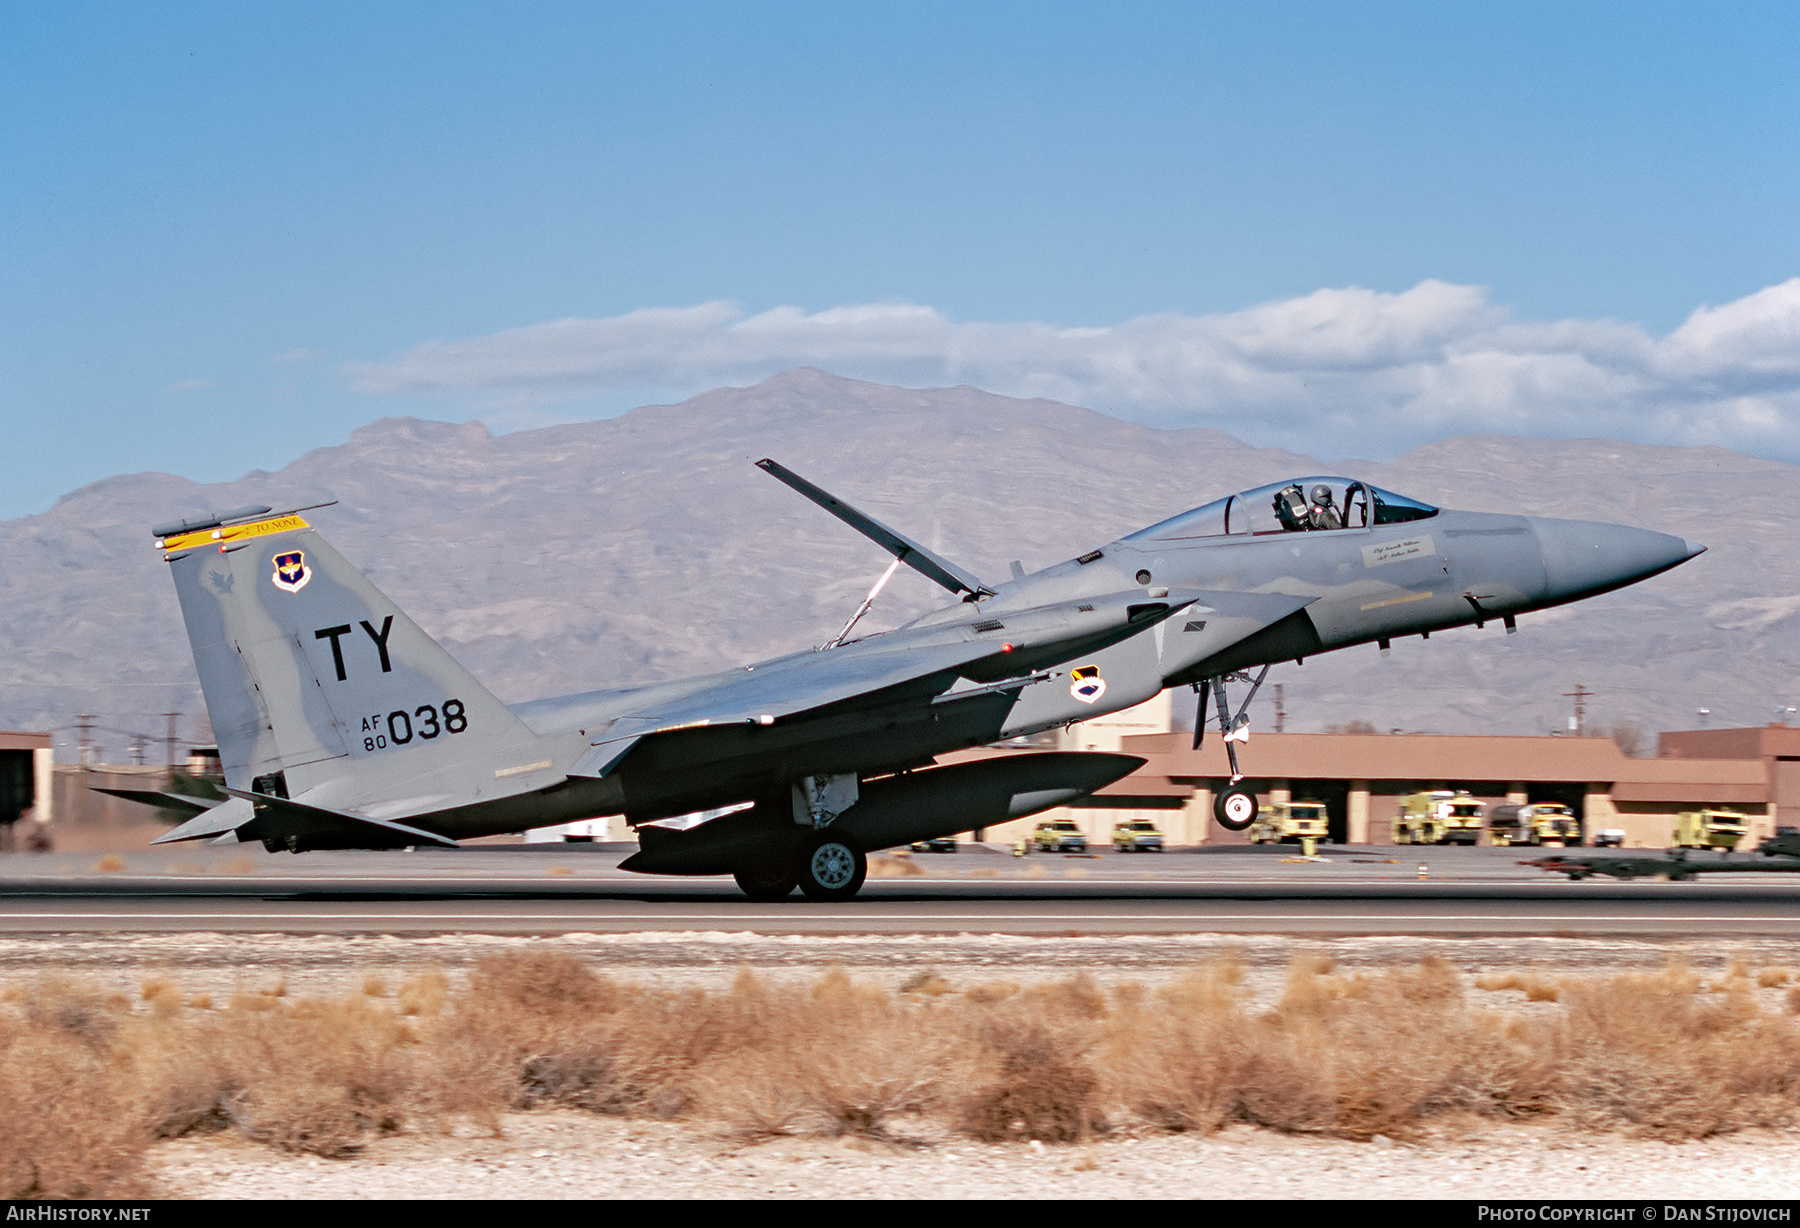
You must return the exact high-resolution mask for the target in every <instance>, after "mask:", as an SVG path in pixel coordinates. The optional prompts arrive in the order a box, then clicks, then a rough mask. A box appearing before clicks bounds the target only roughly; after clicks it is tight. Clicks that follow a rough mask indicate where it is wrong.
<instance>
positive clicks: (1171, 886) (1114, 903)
mask: <svg viewBox="0 0 1800 1228" xmlns="http://www.w3.org/2000/svg"><path fill="white" fill-rule="evenodd" d="M1297 852H1298V850H1296V849H1293V848H1283V849H1249V848H1239V849H1229V850H1227V849H1211V850H1205V851H1192V852H1182V851H1177V852H1170V853H1166V854H1115V853H1111V852H1104V853H1099V854H1093V855H1088V856H1079V855H1062V854H1033V855H1032V856H1030V857H1025V858H1014V857H1011V856H1009V855H1007V854H1006V853H1005V852H1003V851H1001V850H998V849H994V848H975V849H971V850H967V851H964V852H961V853H957V854H917V855H914V856H911V857H900V858H894V857H884V858H877V859H875V860H874V862H873V868H872V870H871V875H870V878H869V881H868V884H867V886H865V888H864V889H863V893H862V895H861V896H860V897H859V898H858V899H856V900H855V901H852V902H850V903H847V904H816V903H812V902H810V901H807V900H805V899H803V898H802V897H800V896H798V895H796V896H794V897H793V898H792V899H790V900H788V901H785V902H782V903H779V904H755V903H751V902H749V901H747V900H745V899H744V897H743V896H742V895H741V894H740V893H739V892H738V891H737V889H736V887H735V886H734V885H733V884H732V883H731V881H730V880H729V879H721V878H703V879H679V878H660V877H649V876H644V875H637V874H630V873H627V872H623V871H620V870H619V869H618V868H617V866H618V862H619V861H620V860H621V859H622V858H623V857H624V856H626V855H627V850H626V849H624V848H623V847H622V846H582V845H565V846H548V847H542V846H540V847H537V848H532V847H521V846H513V847H495V846H489V847H486V848H472V849H463V850H459V851H454V852H448V851H432V852H416V853H310V854H304V855H301V856H297V857H296V856H292V855H287V854H276V855H270V854H266V853H264V852H262V850H261V848H260V847H259V846H225V847H212V846H205V847H202V848H200V849H176V850H173V851H164V850H155V851H150V852H140V853H127V854H120V855H115V856H107V857H97V856H95V855H91V854H90V855H84V856H74V855H68V854H56V853H48V854H9V855H4V856H0V933H5V934H30V933H63V934H69V933H131V932H146V933H147V932H163V933H179V932H199V931H205V932H215V933H217V932H223V933H286V934H404V935H427V934H483V933H485V934H561V933H642V932H656V931H720V930H725V931H733V932H747V933H758V934H768V935H782V934H793V935H833V934H906V933H917V934H961V933H995V934H1020V935H1070V934H1080V935H1089V934H1092V935H1099V934H1117V933H1140V934H1191V933H1217V934H1288V935H1318V936H1352V935H1401V934H1417V935H1430V936H1437V937H1466V936H1482V935H1511V936H1518V935H1582V936H1587V937H1598V936H1618V937H1636V938H1657V937H1671V936H1676V937H1689V938H1701V937H1715V936H1717V937H1723V936H1733V935H1754V936H1763V937H1779V938H1800V874H1780V873H1747V874H1746V873H1734V874H1722V875H1718V876H1716V877H1704V876H1703V877H1701V878H1699V879H1696V880H1694V881H1690V882H1668V881H1663V880H1643V879H1640V880H1635V881H1632V882H1619V881H1615V880H1611V879H1604V878H1601V879H1590V880H1587V881H1584V882H1570V881H1568V880H1566V879H1564V878H1563V877H1561V876H1560V875H1549V874H1545V873H1544V872H1542V871H1540V870H1537V869H1535V868H1532V867H1528V866H1521V865H1519V864H1518V862H1519V860H1520V859H1521V858H1522V857H1530V856H1535V855H1540V854H1538V853H1537V852H1536V851H1535V850H1527V849H1463V848H1444V849H1437V848H1431V849H1415V848H1395V847H1392V846H1375V847H1365V848H1358V847H1336V846H1330V847H1327V848H1326V849H1325V850H1324V852H1323V857H1322V860H1318V861H1306V860H1304V859H1301V858H1299V857H1298V856H1297ZM1571 852H1574V850H1571ZM1735 860H1737V861H1740V862H1742V861H1744V860H1746V858H1745V857H1743V856H1739V857H1738V858H1736V859H1735Z"/></svg>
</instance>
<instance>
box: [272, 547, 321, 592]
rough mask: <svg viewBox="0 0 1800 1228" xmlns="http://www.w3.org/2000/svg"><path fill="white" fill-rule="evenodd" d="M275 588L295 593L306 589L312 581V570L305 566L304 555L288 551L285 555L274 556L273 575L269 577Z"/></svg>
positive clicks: (299, 552) (302, 552)
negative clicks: (307, 583) (308, 582)
mask: <svg viewBox="0 0 1800 1228" xmlns="http://www.w3.org/2000/svg"><path fill="white" fill-rule="evenodd" d="M270 579H272V580H274V581H275V587H276V588H278V589H281V590H282V591H283V592H288V593H297V592H299V591H300V590H301V589H303V588H305V587H306V582H307V581H308V580H310V579H312V568H310V567H308V566H307V565H306V554H305V552H304V551H300V550H290V551H288V552H287V553H286V554H278V555H276V556H275V574H274V575H273V576H271V577H270Z"/></svg>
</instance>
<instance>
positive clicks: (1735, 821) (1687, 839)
mask: <svg viewBox="0 0 1800 1228" xmlns="http://www.w3.org/2000/svg"><path fill="white" fill-rule="evenodd" d="M1749 830H1750V816H1749V815H1747V814H1741V813H1739V812H1738V811H1736V810H1683V811H1682V812H1681V813H1680V814H1678V815H1676V816H1675V832H1674V834H1673V835H1672V836H1670V837H1669V846H1670V847H1671V848H1678V849H1724V850H1726V851H1727V852H1729V851H1731V850H1732V849H1735V848H1736V847H1737V846H1738V841H1740V840H1742V839H1743V838H1744V834H1745V833H1746V832H1748V831H1749Z"/></svg>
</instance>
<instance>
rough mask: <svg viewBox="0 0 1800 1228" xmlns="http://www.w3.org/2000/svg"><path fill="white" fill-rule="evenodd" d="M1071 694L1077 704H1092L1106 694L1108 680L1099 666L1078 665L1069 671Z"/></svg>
mask: <svg viewBox="0 0 1800 1228" xmlns="http://www.w3.org/2000/svg"><path fill="white" fill-rule="evenodd" d="M1069 694H1071V695H1073V696H1074V697H1075V700H1076V702H1077V703H1084V704H1091V703H1093V702H1094V701H1095V700H1096V699H1099V698H1100V697H1101V696H1102V695H1104V694H1106V679H1104V678H1102V677H1101V676H1100V667H1099V666H1098V665H1078V666H1076V667H1075V668H1074V669H1072V670H1070V671H1069Z"/></svg>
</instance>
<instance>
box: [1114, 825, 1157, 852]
mask: <svg viewBox="0 0 1800 1228" xmlns="http://www.w3.org/2000/svg"><path fill="white" fill-rule="evenodd" d="M1112 842H1113V848H1114V850H1116V851H1117V852H1121V853H1160V852H1162V851H1163V834H1162V833H1161V832H1160V831H1158V830H1156V824H1154V823H1152V822H1151V821H1150V820H1149V819H1126V820H1125V821H1124V822H1122V823H1114V824H1113V829H1112Z"/></svg>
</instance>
